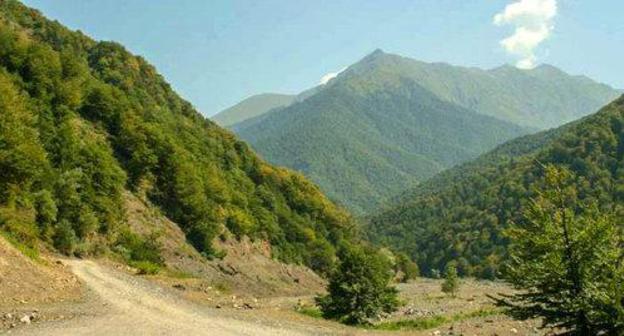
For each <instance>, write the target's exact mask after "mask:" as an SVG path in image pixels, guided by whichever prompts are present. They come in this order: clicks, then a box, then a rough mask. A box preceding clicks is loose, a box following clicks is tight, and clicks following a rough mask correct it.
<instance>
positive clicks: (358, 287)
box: [316, 245, 399, 324]
mask: <svg viewBox="0 0 624 336" xmlns="http://www.w3.org/2000/svg"><path fill="white" fill-rule="evenodd" d="M339 256H340V258H339V259H340V262H339V265H338V268H337V269H336V270H335V271H334V272H332V274H331V276H330V278H329V285H328V288H327V290H328V292H329V294H327V295H325V296H320V297H317V298H316V302H317V304H318V306H319V307H320V308H321V311H322V312H323V317H325V318H330V319H336V320H339V321H341V322H343V323H346V324H363V323H367V320H368V319H370V318H373V317H376V316H377V315H379V314H380V313H382V312H385V313H391V312H393V311H395V310H396V309H397V307H398V305H399V301H398V298H397V290H396V289H395V288H394V287H390V286H389V285H388V284H389V282H390V280H391V279H392V276H393V272H392V269H391V265H390V264H389V263H388V260H387V258H386V257H385V256H382V255H380V254H379V253H378V252H377V251H375V250H372V249H370V248H366V247H362V246H358V245H346V246H343V247H342V248H341V250H340V252H339Z"/></svg>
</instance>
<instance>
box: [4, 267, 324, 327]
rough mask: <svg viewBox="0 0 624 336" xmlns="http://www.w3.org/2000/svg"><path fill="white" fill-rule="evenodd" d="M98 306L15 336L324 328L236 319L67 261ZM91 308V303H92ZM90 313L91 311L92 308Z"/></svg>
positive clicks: (114, 273)
mask: <svg viewBox="0 0 624 336" xmlns="http://www.w3.org/2000/svg"><path fill="white" fill-rule="evenodd" d="M67 263H69V264H70V266H71V267H72V269H73V271H74V273H75V274H76V275H77V276H78V277H79V278H80V279H81V280H82V281H84V282H85V284H86V285H87V287H88V288H89V290H90V291H91V294H92V296H93V297H95V299H94V301H95V302H94V303H90V305H92V306H94V307H95V306H97V307H98V308H97V309H94V312H93V313H92V314H86V316H82V317H79V318H76V319H73V320H69V321H62V322H44V323H40V324H36V325H32V326H28V327H26V328H23V329H19V330H15V331H14V333H13V334H14V335H89V336H91V335H133V336H138V335H254V336H262V335H267V336H268V335H319V334H321V333H322V332H321V331H320V330H309V327H303V326H296V325H286V324H283V323H280V322H267V321H261V320H253V319H252V318H236V317H234V316H229V315H228V314H229V313H227V312H223V311H220V310H217V309H211V308H206V307H202V306H199V305H196V304H193V303H190V302H188V301H185V300H183V299H181V298H179V297H177V296H176V295H174V294H172V293H170V292H168V291H166V290H163V289H162V288H161V287H158V286H155V285H153V284H151V283H149V282H148V281H145V280H143V279H141V278H138V277H133V276H129V275H127V274H125V273H122V272H118V271H115V270H112V269H109V268H107V267H105V266H101V265H99V264H98V263H96V262H93V261H84V260H71V261H67ZM87 306H89V305H87ZM86 309H89V308H86Z"/></svg>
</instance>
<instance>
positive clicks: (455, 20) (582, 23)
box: [24, 0, 624, 116]
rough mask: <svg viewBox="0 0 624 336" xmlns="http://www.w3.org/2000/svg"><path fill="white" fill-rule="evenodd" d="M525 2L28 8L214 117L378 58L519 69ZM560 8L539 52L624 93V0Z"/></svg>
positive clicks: (62, 3)
mask: <svg viewBox="0 0 624 336" xmlns="http://www.w3.org/2000/svg"><path fill="white" fill-rule="evenodd" d="M516 1H520V0H427V1H425V0H384V1H381V0H379V1H373V0H360V1H354V0H331V1H330V0H319V1H292V0H230V1H226V0H208V1H204V0H160V1H155V0H99V1H96V0H25V1H24V2H25V3H26V4H27V5H29V6H32V7H35V8H37V9H39V10H41V11H42V12H43V13H44V14H45V15H46V16H48V17H50V18H53V19H57V20H59V21H60V22H62V23H63V24H65V25H66V26H68V27H70V28H72V29H80V30H82V31H83V32H85V33H86V34H88V35H90V36H92V37H93V38H95V39H98V40H114V41H118V42H120V43H122V44H124V45H125V46H126V47H127V48H128V49H130V50H131V51H132V52H134V53H137V54H140V55H142V56H144V57H145V58H146V59H147V60H148V61H149V62H150V63H152V64H154V65H155V66H156V67H157V68H158V70H159V71H160V72H161V73H162V74H163V75H164V76H165V78H166V79H167V80H168V81H169V82H170V83H171V84H172V85H173V87H174V88H175V89H176V90H177V91H178V92H179V93H180V94H181V95H182V96H183V97H184V98H186V99H187V100H189V101H191V102H192V103H193V104H194V105H195V106H196V107H197V108H198V109H199V110H200V111H201V112H202V113H204V114H205V115H207V116H209V115H212V114H214V113H216V112H218V111H220V110H222V109H223V108H226V107H228V106H230V105H232V104H235V103H237V102H238V101H240V100H242V99H243V98H245V97H248V96H250V95H253V94H256V93H262V92H282V93H297V92H299V91H302V90H304V89H306V88H309V87H312V86H314V85H316V84H318V82H319V80H320V78H321V77H322V76H323V75H325V74H327V73H329V72H334V71H337V70H340V69H342V68H344V67H345V66H348V65H350V64H352V63H354V62H356V61H357V60H358V59H360V58H362V57H364V56H365V55H366V54H368V53H370V52H372V51H373V50H374V49H376V48H382V49H383V50H384V51H386V52H390V53H396V54H401V55H403V56H408V57H413V58H416V59H420V60H424V61H436V62H437V61H442V62H448V63H451V64H456V65H466V66H478V67H483V68H490V67H495V66H498V65H500V64H503V63H512V64H513V63H516V62H517V61H518V60H519V56H514V55H511V54H510V53H508V52H507V51H506V50H505V49H504V48H503V46H502V45H501V44H500V42H501V41H502V40H503V39H505V38H506V37H509V36H510V35H511V34H512V33H513V32H514V26H513V24H507V25H495V24H494V23H493V21H494V20H493V18H494V15H495V14H497V13H501V12H502V11H503V10H504V9H505V8H506V6H507V5H509V4H510V3H514V2H516ZM523 1H528V2H531V1H538V2H539V1H546V2H549V1H556V2H557V13H556V16H554V18H552V19H551V24H552V30H551V31H549V32H548V38H547V39H546V40H545V41H543V42H541V43H540V44H539V46H538V47H536V48H534V49H533V50H532V52H533V53H534V56H535V57H536V62H537V63H549V64H553V65H555V66H557V67H560V68H562V69H563V70H565V71H568V72H570V73H572V74H584V75H587V76H589V77H591V78H593V79H595V80H598V81H601V82H605V83H607V84H610V85H612V86H615V87H618V88H624V20H623V17H622V13H624V1H622V0H558V1H557V0H523Z"/></svg>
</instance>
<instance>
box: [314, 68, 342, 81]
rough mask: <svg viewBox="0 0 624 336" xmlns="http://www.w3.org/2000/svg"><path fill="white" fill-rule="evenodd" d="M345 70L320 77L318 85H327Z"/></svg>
mask: <svg viewBox="0 0 624 336" xmlns="http://www.w3.org/2000/svg"><path fill="white" fill-rule="evenodd" d="M345 70H347V68H342V69H340V70H339V71H336V72H330V73H328V74H326V75H324V76H323V77H321V80H320V81H319V84H321V85H325V84H327V83H328V82H329V81H330V80H332V79H334V78H336V77H337V76H338V75H340V73H341V72H343V71H345Z"/></svg>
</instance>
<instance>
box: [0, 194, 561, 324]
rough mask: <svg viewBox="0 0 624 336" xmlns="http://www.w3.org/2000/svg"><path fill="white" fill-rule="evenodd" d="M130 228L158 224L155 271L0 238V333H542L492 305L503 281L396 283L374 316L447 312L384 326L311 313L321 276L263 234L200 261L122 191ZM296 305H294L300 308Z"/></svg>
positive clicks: (170, 226)
mask: <svg viewBox="0 0 624 336" xmlns="http://www.w3.org/2000/svg"><path fill="white" fill-rule="evenodd" d="M127 197H128V199H127V200H128V202H127V209H128V214H127V215H128V216H127V217H128V218H129V220H130V223H131V225H132V228H133V229H134V230H135V231H136V232H138V233H140V234H144V235H151V234H152V233H154V232H160V236H159V237H160V238H159V241H160V242H161V243H162V245H163V256H164V258H165V261H166V265H167V268H166V269H164V270H163V271H162V272H161V273H160V274H158V275H150V276H144V275H143V276H139V275H136V270H134V269H132V268H130V267H128V266H126V265H123V264H121V263H117V262H115V261H111V260H110V259H98V260H76V259H61V258H59V257H58V256H55V255H53V254H46V253H45V252H44V253H42V255H41V256H40V257H35V258H29V257H26V256H25V255H24V253H22V252H21V251H19V250H18V249H16V248H15V247H14V246H12V245H11V244H10V243H8V242H7V241H6V240H5V239H4V238H2V237H1V236H0V334H4V333H7V334H17V335H69V334H71V335H115V334H136V335H145V334H149V335H154V334H160V335H172V334H173V335H176V334H193V335H202V334H212V335H217V334H218V335H252V334H253V335H254V336H255V335H264V334H266V335H280V334H281V335H299V334H302V335H306V334H310V335H324V334H332V335H333V334H337V335H360V334H365V335H377V334H381V335H434V336H437V335H440V336H441V335H546V334H548V332H549V331H547V330H541V329H538V327H539V323H538V321H528V322H519V321H514V320H511V319H510V318H508V317H506V316H504V315H501V314H500V313H498V312H496V311H495V310H493V309H494V307H493V306H492V302H491V300H490V299H489V298H488V297H487V295H493V294H497V293H509V292H510V291H511V290H510V289H509V288H508V287H507V286H506V285H505V284H502V283H498V282H488V281H476V280H462V285H461V290H460V292H459V293H458V294H457V295H456V296H455V297H450V296H448V295H445V294H443V293H442V292H441V291H440V284H441V281H440V280H432V279H418V280H416V281H413V282H410V283H408V284H400V285H398V288H399V289H400V295H401V298H402V299H403V300H404V301H405V305H404V306H403V307H402V308H401V309H400V310H399V311H398V312H396V313H394V314H392V315H390V316H385V317H383V319H381V320H379V321H374V323H376V324H379V323H386V324H388V323H392V322H396V321H405V320H423V319H432V318H436V317H444V319H445V322H444V323H439V324H437V325H435V326H432V327H429V328H427V329H422V330H421V329H418V330H417V329H414V328H412V329H406V330H395V331H382V330H375V329H368V330H367V329H363V328H354V327H346V326H344V325H341V324H339V323H336V322H332V321H326V320H323V319H320V318H313V317H310V316H307V315H304V314H302V313H301V312H300V310H301V309H300V308H302V307H303V308H310V307H312V306H313V302H314V295H315V294H317V293H320V292H322V291H323V287H324V281H323V280H322V279H320V278H319V277H318V276H316V275H315V274H314V273H313V272H311V271H310V270H308V269H306V268H304V267H300V266H294V265H284V264H281V263H279V262H277V261H275V260H273V259H272V258H271V257H270V249H269V247H268V245H266V244H263V243H262V242H254V243H252V242H250V241H247V240H244V241H242V242H231V241H230V242H220V245H219V247H220V248H221V249H223V250H225V251H227V256H226V257H225V258H224V259H222V260H218V259H217V260H213V261H207V260H205V258H203V257H201V256H200V255H199V253H197V251H195V250H194V249H193V248H192V247H190V246H189V245H188V244H187V243H186V241H185V240H184V235H183V233H182V232H181V231H180V230H179V228H178V227H177V226H176V225H175V224H174V223H172V222H170V221H168V220H167V219H166V218H165V217H164V216H162V215H160V214H159V213H158V210H157V209H154V208H153V207H151V206H149V205H148V204H147V203H145V202H143V201H141V200H139V199H138V198H136V197H134V196H132V195H128V196H127ZM297 310H299V311H297Z"/></svg>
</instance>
